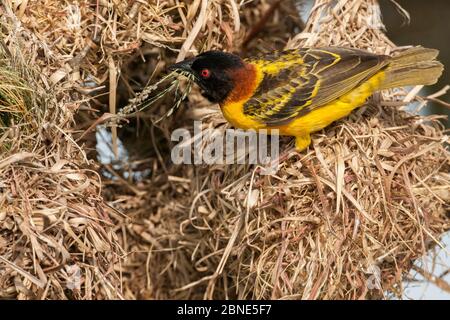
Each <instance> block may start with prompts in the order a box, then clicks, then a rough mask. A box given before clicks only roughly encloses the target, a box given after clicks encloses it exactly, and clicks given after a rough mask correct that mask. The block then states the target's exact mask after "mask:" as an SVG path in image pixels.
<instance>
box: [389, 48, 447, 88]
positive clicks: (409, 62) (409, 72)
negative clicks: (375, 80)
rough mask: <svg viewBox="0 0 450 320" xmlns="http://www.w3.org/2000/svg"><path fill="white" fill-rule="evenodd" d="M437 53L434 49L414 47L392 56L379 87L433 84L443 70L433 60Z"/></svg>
mask: <svg viewBox="0 0 450 320" xmlns="http://www.w3.org/2000/svg"><path fill="white" fill-rule="evenodd" d="M438 54H439V50H436V49H428V48H422V47H414V48H411V49H407V50H405V51H403V52H402V53H400V54H399V55H397V56H395V57H392V58H391V60H390V63H389V64H388V66H387V68H386V69H385V72H386V76H385V79H384V81H383V83H382V84H381V89H389V88H395V87H403V86H413V85H421V84H422V85H430V84H435V83H436V82H437V80H438V79H439V77H440V76H441V74H442V71H443V70H444V66H443V65H442V63H440V62H439V61H437V60H435V59H436V57H437V55H438Z"/></svg>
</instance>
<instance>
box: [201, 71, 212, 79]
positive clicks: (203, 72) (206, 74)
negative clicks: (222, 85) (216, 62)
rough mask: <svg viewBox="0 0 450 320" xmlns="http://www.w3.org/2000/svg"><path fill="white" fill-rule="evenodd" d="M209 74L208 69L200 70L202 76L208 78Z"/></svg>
mask: <svg viewBox="0 0 450 320" xmlns="http://www.w3.org/2000/svg"><path fill="white" fill-rule="evenodd" d="M210 74H211V73H210V72H209V70H208V69H203V70H202V72H201V75H202V77H203V78H209V76H210Z"/></svg>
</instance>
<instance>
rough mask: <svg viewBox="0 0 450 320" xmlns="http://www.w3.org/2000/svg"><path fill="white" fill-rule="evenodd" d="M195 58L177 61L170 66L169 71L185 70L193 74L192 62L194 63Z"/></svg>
mask: <svg viewBox="0 0 450 320" xmlns="http://www.w3.org/2000/svg"><path fill="white" fill-rule="evenodd" d="M194 61H195V58H191V59H186V60H183V61H181V62H178V63H175V64H174V65H171V66H170V67H169V71H185V72H189V73H191V74H192V68H191V66H192V63H194Z"/></svg>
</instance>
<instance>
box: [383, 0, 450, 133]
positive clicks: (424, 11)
mask: <svg viewBox="0 0 450 320" xmlns="http://www.w3.org/2000/svg"><path fill="white" fill-rule="evenodd" d="M396 2H397V3H398V4H399V5H400V6H402V7H403V8H404V9H405V10H406V11H407V12H408V13H409V15H410V18H411V20H410V22H409V23H408V22H407V21H406V20H405V19H404V18H403V17H402V15H401V14H400V13H399V11H398V9H397V8H396V6H395V4H394V3H393V2H392V1H390V0H381V1H380V5H381V11H382V14H383V21H384V24H385V25H386V29H387V34H388V36H389V38H390V39H391V40H392V41H393V42H394V43H396V44H397V45H399V46H403V45H422V46H424V47H429V48H436V49H439V51H440V54H439V60H440V61H441V62H442V63H443V64H444V65H445V66H446V67H447V68H445V69H444V73H443V75H442V77H441V78H440V79H439V82H438V83H437V84H435V85H434V86H431V87H428V88H425V89H424V90H423V91H422V94H423V95H427V94H432V93H434V92H436V91H438V90H440V89H442V88H443V87H444V86H445V85H447V84H450V68H449V67H448V66H450V36H449V35H448V34H449V31H450V23H449V20H448V14H449V13H450V1H448V0H430V1H423V0H396ZM439 99H441V100H444V101H446V102H448V101H449V100H450V94H449V92H447V94H445V95H444V96H441V97H440V98H439ZM423 112H424V113H426V114H445V115H447V116H450V109H449V108H448V107H444V106H443V105H441V104H437V103H429V104H428V106H427V107H426V108H424V110H423ZM443 123H444V124H445V126H446V127H447V128H448V127H449V126H450V120H449V119H448V118H447V119H446V120H443Z"/></svg>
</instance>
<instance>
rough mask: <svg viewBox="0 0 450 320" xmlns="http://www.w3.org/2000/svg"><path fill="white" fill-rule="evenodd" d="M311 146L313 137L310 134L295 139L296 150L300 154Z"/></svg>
mask: <svg viewBox="0 0 450 320" xmlns="http://www.w3.org/2000/svg"><path fill="white" fill-rule="evenodd" d="M310 144H311V136H310V135H309V134H307V135H303V136H297V137H295V149H296V150H297V151H298V152H300V151H303V150H305V149H306V148H307V147H308V146H309V145H310Z"/></svg>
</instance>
